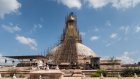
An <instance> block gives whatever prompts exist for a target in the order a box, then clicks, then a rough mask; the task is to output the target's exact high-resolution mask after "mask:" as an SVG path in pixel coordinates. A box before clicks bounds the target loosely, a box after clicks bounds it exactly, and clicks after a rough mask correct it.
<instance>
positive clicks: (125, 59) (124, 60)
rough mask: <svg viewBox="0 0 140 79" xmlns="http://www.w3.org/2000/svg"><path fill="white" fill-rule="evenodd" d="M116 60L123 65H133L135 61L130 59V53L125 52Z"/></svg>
mask: <svg viewBox="0 0 140 79" xmlns="http://www.w3.org/2000/svg"><path fill="white" fill-rule="evenodd" d="M117 59H120V60H122V63H124V64H132V63H135V60H134V59H133V58H132V57H131V54H130V52H127V51H125V52H124V53H123V54H122V55H121V56H120V57H117Z"/></svg>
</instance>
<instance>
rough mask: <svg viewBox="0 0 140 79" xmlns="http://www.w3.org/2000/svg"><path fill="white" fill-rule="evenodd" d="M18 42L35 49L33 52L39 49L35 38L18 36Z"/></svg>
mask: <svg viewBox="0 0 140 79" xmlns="http://www.w3.org/2000/svg"><path fill="white" fill-rule="evenodd" d="M16 40H17V41H18V42H19V43H21V44H24V45H28V46H30V47H31V49H33V50H36V49H37V43H36V41H35V39H33V38H29V37H25V36H19V35H17V36H16Z"/></svg>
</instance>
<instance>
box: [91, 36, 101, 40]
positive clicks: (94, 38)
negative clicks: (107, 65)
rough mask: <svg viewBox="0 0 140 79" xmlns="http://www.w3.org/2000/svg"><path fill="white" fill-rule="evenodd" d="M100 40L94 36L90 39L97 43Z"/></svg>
mask: <svg viewBox="0 0 140 79" xmlns="http://www.w3.org/2000/svg"><path fill="white" fill-rule="evenodd" d="M98 39H99V37H98V36H92V37H91V38H90V40H91V41H96V40H98Z"/></svg>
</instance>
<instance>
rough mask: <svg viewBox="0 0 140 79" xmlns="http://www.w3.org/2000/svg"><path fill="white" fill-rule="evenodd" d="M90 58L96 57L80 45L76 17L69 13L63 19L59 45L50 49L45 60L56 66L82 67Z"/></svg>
mask: <svg viewBox="0 0 140 79" xmlns="http://www.w3.org/2000/svg"><path fill="white" fill-rule="evenodd" d="M91 57H96V54H95V52H94V51H92V50H91V49H90V48H88V47H87V46H85V45H84V44H83V43H82V39H81V35H80V33H79V30H78V29H77V17H76V16H75V15H74V14H73V13H70V14H69V15H68V16H66V19H65V28H64V30H63V34H62V36H61V40H60V43H59V44H58V45H57V46H56V47H54V48H52V49H51V50H50V51H49V53H48V55H47V58H48V59H49V60H50V61H51V62H49V63H55V64H57V65H62V64H65V65H66V64H67V65H82V64H85V63H89V62H90V59H89V58H91Z"/></svg>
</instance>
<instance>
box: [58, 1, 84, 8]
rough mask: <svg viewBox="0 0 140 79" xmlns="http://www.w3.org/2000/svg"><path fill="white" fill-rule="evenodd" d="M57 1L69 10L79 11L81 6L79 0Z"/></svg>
mask: <svg viewBox="0 0 140 79" xmlns="http://www.w3.org/2000/svg"><path fill="white" fill-rule="evenodd" d="M57 1H58V2H59V3H62V4H63V5H65V6H67V7H69V8H77V9H80V8H81V6H82V3H81V0H57Z"/></svg>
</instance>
